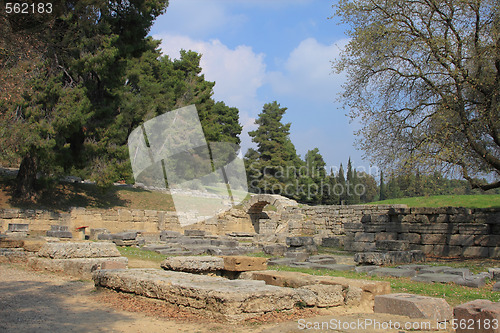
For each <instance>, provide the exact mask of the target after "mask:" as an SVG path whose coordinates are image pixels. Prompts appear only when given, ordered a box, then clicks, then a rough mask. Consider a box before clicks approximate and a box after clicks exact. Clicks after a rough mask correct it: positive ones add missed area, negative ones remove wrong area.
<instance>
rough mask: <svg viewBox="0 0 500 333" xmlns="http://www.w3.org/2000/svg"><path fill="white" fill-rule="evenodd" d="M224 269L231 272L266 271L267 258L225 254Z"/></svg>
mask: <svg viewBox="0 0 500 333" xmlns="http://www.w3.org/2000/svg"><path fill="white" fill-rule="evenodd" d="M222 259H224V270H226V271H231V272H246V271H265V270H266V269H267V258H259V257H245V256H224V257H222Z"/></svg>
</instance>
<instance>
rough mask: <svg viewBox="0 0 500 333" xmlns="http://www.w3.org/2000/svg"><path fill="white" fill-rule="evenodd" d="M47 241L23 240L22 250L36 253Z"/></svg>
mask: <svg viewBox="0 0 500 333" xmlns="http://www.w3.org/2000/svg"><path fill="white" fill-rule="evenodd" d="M45 243H47V241H45V240H42V239H25V240H24V244H23V246H22V247H23V248H24V250H26V251H28V252H38V251H40V249H41V248H42V247H43V245H44V244H45Z"/></svg>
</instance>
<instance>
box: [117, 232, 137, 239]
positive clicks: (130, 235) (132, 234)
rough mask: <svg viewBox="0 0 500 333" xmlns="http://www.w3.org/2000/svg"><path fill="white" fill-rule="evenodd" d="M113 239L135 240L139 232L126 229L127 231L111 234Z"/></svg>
mask: <svg viewBox="0 0 500 333" xmlns="http://www.w3.org/2000/svg"><path fill="white" fill-rule="evenodd" d="M111 235H112V236H111V239H113V240H115V239H118V240H123V241H126V240H135V239H136V238H137V232H135V231H125V232H119V233H116V234H111Z"/></svg>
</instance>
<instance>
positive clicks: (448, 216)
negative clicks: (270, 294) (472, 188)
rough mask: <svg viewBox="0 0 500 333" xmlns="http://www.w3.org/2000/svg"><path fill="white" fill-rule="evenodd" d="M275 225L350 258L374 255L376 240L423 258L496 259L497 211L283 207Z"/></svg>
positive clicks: (499, 253) (499, 238)
mask: <svg viewBox="0 0 500 333" xmlns="http://www.w3.org/2000/svg"><path fill="white" fill-rule="evenodd" d="M274 223H275V224H276V225H277V226H279V225H280V224H281V225H283V226H284V225H286V226H287V230H288V232H290V233H291V234H293V235H310V236H314V237H315V238H316V239H317V241H318V243H319V242H322V243H323V244H324V245H327V246H338V247H344V249H345V250H348V251H352V252H367V251H374V250H376V242H377V241H380V240H403V241H408V243H409V249H411V250H422V251H424V253H425V254H427V255H434V256H452V257H456V256H463V257H494V258H500V209H468V208H453V207H447V208H446V207H445V208H408V207H406V206H405V205H393V206H364V205H359V206H317V207H287V209H286V212H285V213H283V214H282V216H281V221H275V222H274Z"/></svg>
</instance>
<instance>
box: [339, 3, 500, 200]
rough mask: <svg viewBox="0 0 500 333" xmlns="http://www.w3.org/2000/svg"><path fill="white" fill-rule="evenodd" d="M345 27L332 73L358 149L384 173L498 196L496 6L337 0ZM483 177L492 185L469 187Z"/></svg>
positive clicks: (499, 7) (499, 37)
mask: <svg viewBox="0 0 500 333" xmlns="http://www.w3.org/2000/svg"><path fill="white" fill-rule="evenodd" d="M337 9H338V11H337V14H338V15H339V16H341V17H342V18H343V20H344V22H346V23H349V24H350V25H351V27H352V28H351V30H350V31H349V35H350V37H351V41H350V42H349V44H348V46H347V48H346V50H345V52H344V54H343V57H342V58H341V60H340V61H339V62H338V63H337V64H336V66H337V69H338V70H345V71H347V74H348V81H347V83H346V85H345V91H344V93H343V98H344V100H345V101H346V102H345V104H346V106H347V107H348V108H349V109H350V116H351V117H352V118H355V119H359V120H360V121H361V123H362V124H363V127H362V128H361V129H360V130H359V132H358V133H357V134H358V135H359V136H360V140H359V142H358V144H359V146H360V147H361V148H362V149H363V150H364V151H365V152H366V153H367V154H368V155H369V156H371V157H372V159H373V160H374V161H375V162H376V163H378V164H379V165H380V166H381V167H383V168H384V169H392V170H393V171H394V172H400V171H402V170H404V169H408V168H412V169H418V170H420V171H422V172H423V173H426V174H429V173H432V171H434V170H436V169H442V170H444V171H450V172H451V171H458V172H460V173H461V174H462V176H463V177H464V178H466V179H467V180H469V181H470V182H471V185H472V186H473V187H479V188H482V189H485V190H487V189H491V188H495V187H500V181H499V179H500V103H499V102H500V42H499V41H500V4H499V2H498V1H497V0H481V1H479V0H473V1H470V0H447V1H440V0H423V1H413V0H390V1H385V0H341V1H340V2H339V3H338V5H337ZM485 174H487V175H489V177H490V180H491V182H490V183H489V184H484V183H480V182H478V181H476V180H475V178H477V177H478V176H479V175H485Z"/></svg>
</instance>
